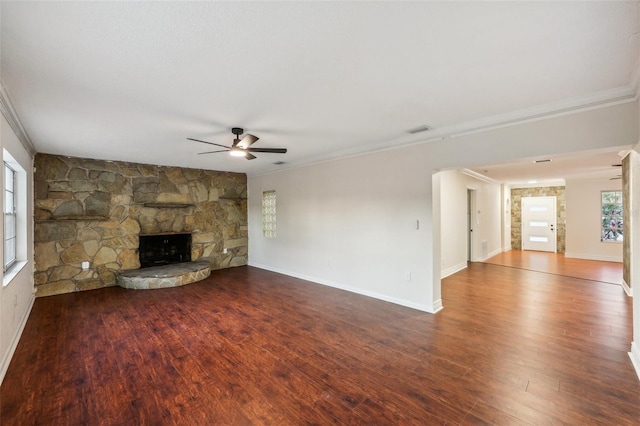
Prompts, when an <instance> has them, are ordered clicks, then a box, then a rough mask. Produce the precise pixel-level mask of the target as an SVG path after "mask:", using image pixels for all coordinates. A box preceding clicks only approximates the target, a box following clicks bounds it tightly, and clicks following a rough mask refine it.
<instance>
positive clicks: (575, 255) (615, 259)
mask: <svg viewBox="0 0 640 426" xmlns="http://www.w3.org/2000/svg"><path fill="white" fill-rule="evenodd" d="M564 257H568V258H572V259H586V260H600V261H603V262H618V263H622V258H621V257H618V256H601V255H598V254H585V253H565V254H564Z"/></svg>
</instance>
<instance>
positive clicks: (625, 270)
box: [622, 154, 634, 287]
mask: <svg viewBox="0 0 640 426" xmlns="http://www.w3.org/2000/svg"><path fill="white" fill-rule="evenodd" d="M631 155H632V154H629V155H627V156H626V157H624V158H623V159H622V217H623V223H622V232H623V234H622V235H623V236H624V237H623V239H622V279H623V280H624V282H625V283H627V285H628V286H629V287H633V285H632V283H631V240H632V239H633V238H634V236H633V235H631V226H630V225H631V223H630V222H631V221H630V219H631V202H630V200H631Z"/></svg>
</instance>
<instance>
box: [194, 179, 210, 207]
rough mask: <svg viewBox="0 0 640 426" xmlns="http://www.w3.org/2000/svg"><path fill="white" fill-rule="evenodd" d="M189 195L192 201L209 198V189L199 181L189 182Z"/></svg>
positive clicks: (197, 201) (201, 200)
mask: <svg viewBox="0 0 640 426" xmlns="http://www.w3.org/2000/svg"><path fill="white" fill-rule="evenodd" d="M189 195H190V197H191V200H192V201H193V202H194V203H201V202H203V201H208V200H209V190H208V189H207V187H206V186H204V185H203V184H202V183H200V182H189Z"/></svg>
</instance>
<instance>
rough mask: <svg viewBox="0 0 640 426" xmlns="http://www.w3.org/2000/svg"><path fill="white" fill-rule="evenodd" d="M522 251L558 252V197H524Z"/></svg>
mask: <svg viewBox="0 0 640 426" xmlns="http://www.w3.org/2000/svg"><path fill="white" fill-rule="evenodd" d="M522 250H539V251H551V252H554V253H555V251H556V197H522Z"/></svg>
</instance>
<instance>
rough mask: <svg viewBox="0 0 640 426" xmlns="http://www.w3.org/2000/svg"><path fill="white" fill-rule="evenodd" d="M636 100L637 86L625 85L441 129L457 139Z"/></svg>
mask: <svg viewBox="0 0 640 426" xmlns="http://www.w3.org/2000/svg"><path fill="white" fill-rule="evenodd" d="M636 100H637V95H636V91H635V90H634V88H633V87H631V86H623V87H618V88H615V89H611V90H606V91H602V92H598V93H594V94H591V95H588V96H580V97H577V98H572V99H567V100H563V101H559V102H552V103H548V104H544V105H540V106H537V107H533V108H525V109H521V110H517V111H513V112H508V113H505V114H499V115H494V116H490V117H485V118H481V119H479V120H473V121H468V122H466V123H461V124H459V125H454V126H448V127H445V128H442V129H440V130H441V131H442V132H443V133H446V135H447V136H449V137H452V138H454V137H459V136H465V135H470V134H474V133H480V132H485V131H488V130H493V129H497V128H501V127H510V126H515V125H519V124H525V123H530V122H533V121H539V120H545V119H548V118H554V117H560V116H563V115H570V114H575V113H578V112H583V111H588V110H593V109H598V108H606V107H609V106H614V105H619V104H624V103H630V102H635V101H636Z"/></svg>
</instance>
